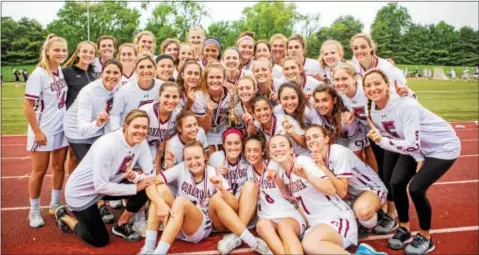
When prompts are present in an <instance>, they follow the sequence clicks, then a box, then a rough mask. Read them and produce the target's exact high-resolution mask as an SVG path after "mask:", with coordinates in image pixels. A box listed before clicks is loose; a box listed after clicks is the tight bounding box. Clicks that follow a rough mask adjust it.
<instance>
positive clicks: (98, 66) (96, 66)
mask: <svg viewBox="0 0 479 255" xmlns="http://www.w3.org/2000/svg"><path fill="white" fill-rule="evenodd" d="M92 65H93V71H94V72H95V74H96V75H97V76H98V75H99V74H101V71H102V70H103V65H102V64H101V61H100V57H96V58H95V59H94V60H93V63H92Z"/></svg>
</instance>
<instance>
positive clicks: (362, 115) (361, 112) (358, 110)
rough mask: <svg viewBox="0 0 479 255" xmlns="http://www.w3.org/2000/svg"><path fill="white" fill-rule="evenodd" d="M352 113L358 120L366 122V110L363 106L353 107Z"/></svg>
mask: <svg viewBox="0 0 479 255" xmlns="http://www.w3.org/2000/svg"><path fill="white" fill-rule="evenodd" d="M353 111H354V114H355V115H356V117H358V118H359V119H360V120H366V110H365V107H364V106H357V107H353Z"/></svg>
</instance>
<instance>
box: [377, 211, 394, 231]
mask: <svg viewBox="0 0 479 255" xmlns="http://www.w3.org/2000/svg"><path fill="white" fill-rule="evenodd" d="M378 214H379V215H378V216H379V222H378V225H376V227H374V233H375V234H376V235H388V234H390V233H392V232H393V231H394V230H395V229H396V228H397V227H398V224H397V222H396V221H395V220H394V219H393V218H392V217H391V216H389V215H388V214H387V213H385V212H383V211H382V210H379V212H378Z"/></svg>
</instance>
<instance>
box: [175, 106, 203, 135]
mask: <svg viewBox="0 0 479 255" xmlns="http://www.w3.org/2000/svg"><path fill="white" fill-rule="evenodd" d="M190 116H193V117H195V119H196V121H198V118H196V114H195V113H194V112H192V111H188V110H184V111H181V112H180V113H179V114H178V115H177V116H176V130H178V133H180V130H181V126H182V125H183V121H184V120H185V119H186V118H187V117H190Z"/></svg>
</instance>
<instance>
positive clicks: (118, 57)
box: [116, 43, 138, 60]
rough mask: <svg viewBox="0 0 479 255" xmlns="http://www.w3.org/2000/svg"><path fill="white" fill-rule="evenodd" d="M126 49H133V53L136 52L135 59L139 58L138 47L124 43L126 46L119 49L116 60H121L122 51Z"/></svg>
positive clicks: (123, 45)
mask: <svg viewBox="0 0 479 255" xmlns="http://www.w3.org/2000/svg"><path fill="white" fill-rule="evenodd" d="M124 48H132V49H133V52H135V57H136V56H138V48H137V47H136V45H134V44H133V43H124V44H122V45H120V47H119V48H118V52H117V53H116V58H117V59H118V60H119V59H120V55H121V51H122V50H123V49H124Z"/></svg>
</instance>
